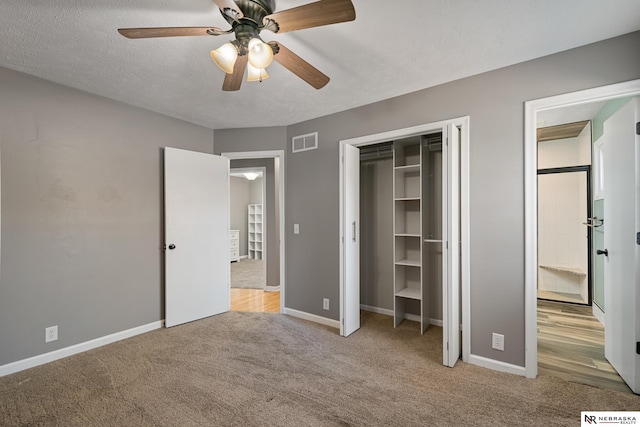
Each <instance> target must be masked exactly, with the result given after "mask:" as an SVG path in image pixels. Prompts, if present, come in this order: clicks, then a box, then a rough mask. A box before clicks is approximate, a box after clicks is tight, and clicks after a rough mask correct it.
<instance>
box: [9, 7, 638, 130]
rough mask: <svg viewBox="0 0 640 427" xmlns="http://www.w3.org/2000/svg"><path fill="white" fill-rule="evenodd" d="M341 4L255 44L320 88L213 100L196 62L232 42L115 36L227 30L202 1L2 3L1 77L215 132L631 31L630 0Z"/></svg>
mask: <svg viewBox="0 0 640 427" xmlns="http://www.w3.org/2000/svg"><path fill="white" fill-rule="evenodd" d="M309 2H310V1H308V0H278V1H277V8H276V10H284V9H288V8H291V7H295V6H299V5H302V4H306V3H309ZM353 3H354V6H355V10H356V20H355V21H354V22H348V23H342V24H336V25H332V26H327V27H321V28H312V29H307V30H302V31H297V32H292V33H285V34H280V35H278V34H273V33H270V32H268V31H264V32H263V33H262V36H263V38H264V39H265V40H266V41H269V40H277V41H280V42H282V43H283V44H284V45H286V46H287V47H288V48H289V49H291V50H293V51H294V52H296V53H297V54H298V55H300V56H301V57H303V58H304V59H306V60H307V61H308V62H310V63H311V64H313V65H314V66H316V67H317V68H319V69H320V70H321V71H323V72H324V73H325V74H327V75H329V76H330V77H331V81H330V82H329V84H328V85H327V86H326V87H325V88H324V89H321V90H319V91H318V90H315V89H313V88H312V87H311V86H308V85H307V84H306V83H304V82H303V81H302V80H300V79H298V78H297V77H296V76H295V75H293V74H291V73H290V72H289V71H288V70H286V69H284V68H282V67H281V66H280V65H279V64H277V63H275V62H274V64H272V65H271V67H269V69H268V71H269V74H270V75H271V78H270V79H268V80H265V81H264V82H262V83H257V82H255V83H247V82H244V83H243V86H242V89H240V91H239V92H223V91H222V90H221V86H222V81H223V78H224V74H223V72H222V71H220V70H219V69H218V68H217V67H216V66H215V65H214V64H213V62H212V61H211V59H210V57H209V51H211V50H212V49H215V48H217V47H218V46H220V45H222V44H223V43H224V42H226V41H228V40H230V39H231V36H218V37H176V38H157V39H145V40H129V39H126V38H124V37H122V36H121V35H119V34H118V33H117V31H116V30H117V29H118V28H122V27H156V26H158V27H160V26H217V27H220V28H223V29H226V28H228V27H229V25H228V24H227V23H226V21H224V19H223V18H222V17H221V16H220V13H219V11H218V10H217V9H216V7H215V5H214V3H213V1H211V0H183V1H170V0H60V1H50V0H46V1H45V0H28V1H27V0H22V1H8V0H7V1H2V2H1V3H0V39H1V40H2V42H1V44H0V66H4V67H7V68H10V69H14V70H18V71H22V72H25V73H28V74H32V75H35V76H38V77H42V78H44V79H47V80H51V81H53V82H57V83H61V84H63V85H66V86H71V87H75V88H78V89H81V90H84V91H87V92H92V93H95V94H98V95H103V96H106V97H109V98H113V99H116V100H119V101H122V102H125V103H128V104H131V105H135V106H139V107H143V108H146V109H149V110H152V111H157V112H159V113H163V114H166V115H169V116H172V117H177V118H180V119H183V120H186V121H189V122H193V123H197V124H200V125H203V126H207V127H210V128H214V129H224V128H243V127H257V126H283V125H289V124H293V123H298V122H301V121H304V120H308V119H312V118H316V117H320V116H324V115H327V114H331V113H335V112H338V111H343V110H347V109H350V108H354V107H357V106H361V105H365V104H369V103H372V102H375V101H379V100H382V99H387V98H391V97H394V96H398V95H402V94H405V93H409V92H413V91H416V90H420V89H424V88H427V87H430V86H434V85H438V84H441V83H445V82H448V81H452V80H456V79H459V78H462V77H467V76H470V75H474V74H478V73H481V72H485V71H489V70H492V69H496V68H500V67H504V66H507V65H511V64H515V63H518V62H522V61H526V60H529V59H533V58H537V57H540V56H544V55H549V54H552V53H555V52H559V51H562V50H566V49H570V48H573V47H577V46H581V45H584V44H588V43H592V42H595V41H599V40H603V39H607V38H611V37H615V36H618V35H621V34H625V33H629V32H632V31H636V30H640V1H638V0H608V1H606V2H604V1H602V0H536V1H530V0H455V1H452V0H406V1H395V2H390V1H388V0H387V1H383V0H353Z"/></svg>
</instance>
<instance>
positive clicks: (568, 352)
mask: <svg viewBox="0 0 640 427" xmlns="http://www.w3.org/2000/svg"><path fill="white" fill-rule="evenodd" d="M591 310H592V309H591V307H588V306H579V305H571V304H562V303H554V302H550V301H542V300H538V374H539V375H552V376H556V377H561V378H564V379H566V380H568V381H574V382H577V383H582V384H589V385H593V386H596V387H600V388H606V389H609V390H617V391H623V392H626V393H632V391H631V389H629V387H628V386H627V385H626V384H625V382H624V381H623V380H622V378H620V376H619V375H618V373H617V372H616V371H615V370H614V369H613V367H612V366H611V365H610V364H609V362H608V361H607V360H606V359H605V357H604V327H603V326H602V324H601V323H600V322H599V321H598V320H597V319H596V318H595V317H594V316H593V314H592V311H591Z"/></svg>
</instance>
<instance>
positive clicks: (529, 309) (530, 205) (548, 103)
mask: <svg viewBox="0 0 640 427" xmlns="http://www.w3.org/2000/svg"><path fill="white" fill-rule="evenodd" d="M638 94H640V80H636V81H631V82H626V83H621V84H616V85H611V86H605V87H601V88H595V89H590V90H585V91H581V92H576V93H571V94H565V95H559V96H554V97H550V98H546V99H540V100H535V101H529V102H526V103H525V322H526V325H525V326H526V327H525V331H526V335H525V342H526V349H527V350H526V354H525V369H526V374H527V376H528V377H530V378H535V377H536V376H537V374H538V342H537V338H538V333H537V315H538V304H537V283H538V275H539V265H538V256H539V252H538V251H539V248H538V244H537V243H538V241H537V235H538V224H537V211H538V186H537V176H538V174H537V169H538V166H537V160H538V158H537V143H536V140H537V138H536V127H537V123H538V121H539V115H540V114H542V113H544V112H548V111H554V110H560V109H563V108H569V107H572V106H575V107H580V108H582V107H584V106H585V105H588V104H589V103H594V102H602V101H611V102H613V100H616V99H622V98H627V97H632V96H637V95H638ZM633 127H634V123H632V121H630V123H628V126H627V130H626V131H625V132H627V134H631V135H633V130H634V129H632V128H633ZM631 138H632V139H633V137H631ZM631 146H632V147H633V144H631ZM609 149H610V150H611V149H613V147H609ZM631 157H632V158H633V157H634V156H631ZM598 164H599V162H598V160H597V159H595V158H594V166H595V168H596V169H597V167H598ZM617 169H618V168H616V167H613V168H609V172H608V174H611V176H612V177H613V175H619V174H620V173H621V172H620V171H618V170H617ZM595 175H596V177H595V179H594V183H596V184H597V183H598V174H597V173H595ZM631 181H633V178H632V179H631ZM594 192H597V190H595V191H594ZM635 197H636V196H633V194H632V197H630V198H628V199H627V200H626V202H628V203H630V206H633V205H634V201H633V200H632V199H634V198H635ZM619 209H621V210H624V208H619ZM594 216H598V215H597V213H596V212H594ZM609 216H610V217H612V216H611V215H609ZM615 217H616V216H615V215H614V216H613V217H612V220H613V221H615ZM599 219H602V218H599ZM604 220H605V221H606V217H605V218H604ZM588 223H591V224H592V225H596V224H600V222H597V221H595V220H594V218H593V217H592V218H591V219H590V221H588ZM605 234H606V233H605ZM634 243H635V241H634ZM631 252H635V250H633V247H632V251H631ZM605 256H606V255H605ZM595 259H598V258H597V257H596V258H595ZM605 262H608V260H607V261H605ZM630 265H631V266H633V263H632V264H630ZM616 286H617V287H619V288H620V289H619V290H618V288H616V291H615V292H614V293H613V294H610V297H608V299H609V302H608V304H616V301H618V300H620V299H622V300H624V299H625V297H623V296H622V295H621V293H620V291H621V290H622V289H625V292H626V291H627V289H626V287H629V286H631V288H630V289H631V292H628V295H629V296H631V295H632V294H633V295H635V290H633V287H634V286H635V284H634V283H633V281H628V283H627V282H625V283H621V284H617V285H616ZM606 289H608V290H609V292H610V291H611V289H613V287H612V286H610V284H609V285H607V287H606ZM596 295H597V292H594V302H596ZM626 299H627V300H629V299H630V300H633V301H634V304H635V298H633V297H632V298H628V297H627V298H626ZM593 307H594V309H593V311H594V312H597V309H598V308H597V304H593ZM623 310H625V312H624V313H618V314H616V310H613V311H612V310H611V309H609V310H607V311H606V313H605V316H604V320H605V321H604V328H605V353H607V359H608V360H610V361H611V358H612V354H611V352H610V350H611V349H612V348H614V349H615V352H618V351H620V350H619V349H620V348H623V347H624V346H618V347H616V346H610V345H609V344H606V341H608V340H614V341H618V340H620V339H621V337H622V333H618V331H619V330H620V329H623V330H626V329H631V330H633V331H634V333H635V330H638V328H640V324H638V322H637V319H636V314H635V313H636V312H637V310H636V308H632V307H630V306H628V305H624V307H623ZM621 311H622V310H621ZM614 314H616V315H615V316H614ZM622 317H626V318H627V326H624V325H621V326H622V328H620V327H618V323H620V321H619V318H622ZM627 341H628V340H627ZM627 347H628V346H627ZM632 350H635V348H634V349H631V348H630V347H629V349H628V350H623V352H625V354H626V356H625V357H633V356H631V353H632ZM612 364H613V362H612ZM614 367H615V368H616V370H618V371H619V372H620V370H619V366H618V367H616V366H615V364H614ZM632 377H633V375H632V376H631V377H627V378H625V376H624V375H623V378H625V381H627V383H630V381H629V379H631V383H633V381H634V379H633V378H632ZM630 385H631V384H630ZM632 388H633V387H632Z"/></svg>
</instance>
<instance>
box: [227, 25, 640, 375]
mask: <svg viewBox="0 0 640 427" xmlns="http://www.w3.org/2000/svg"><path fill="white" fill-rule="evenodd" d="M638 46H640V32H636V33H632V34H628V35H626V36H622V37H619V38H615V39H611V40H607V41H604V42H600V43H596V44H593V45H589V46H584V47H580V48H577V49H573V50H570V51H566V52H563V53H559V54H556V55H551V56H548V57H544V58H540V59H537V60H533V61H529V62H525V63H522V64H518V65H514V66H511V67H507V68H503V69H500V70H496V71H492V72H488V73H484V74H481V75H477V76H473V77H470V78H466V79H462V80H458V81H455V82H452V83H448V84H444V85H441V86H437V87H434V88H430V89H426V90H423V91H419V92H415V93H411V94H408V95H405V96H402V97H398V98H393V99H389V100H386V101H382V102H379V103H375V104H372V105H367V106H364V107H361V108H356V109H352V110H349V111H345V112H342V113H338V114H333V115H330V116H326V117H322V118H318V119H315V120H310V121H307V122H304V123H299V124H296V125H292V126H290V127H288V128H287V144H288V147H289V146H290V143H289V141H290V139H291V137H293V136H296V135H302V134H306V133H310V132H315V131H318V132H319V148H318V150H314V151H305V152H301V153H296V154H287V159H286V160H287V172H286V175H287V176H286V188H287V190H286V212H287V216H286V224H285V226H286V239H287V246H286V251H287V253H286V256H287V258H286V259H287V264H286V265H287V277H286V279H287V283H289V284H290V286H288V288H287V293H286V298H287V307H290V308H294V309H297V310H301V311H305V312H309V313H313V314H316V315H319V316H325V317H329V318H331V319H335V320H337V319H339V304H337V303H336V302H337V301H338V300H339V299H338V298H339V250H338V249H339V188H338V184H339V159H338V153H339V141H340V140H342V139H347V138H353V137H357V136H362V135H368V134H373V133H379V132H384V131H389V130H394V129H401V128H405V127H409V126H415V125H420V124H425V123H432V122H436V121H439V120H446V119H450V118H454V117H460V116H467V115H468V116H470V117H471V135H470V137H471V142H470V144H471V153H470V162H471V165H470V171H469V173H470V191H471V195H470V204H471V205H470V209H471V241H470V245H471V246H470V251H471V301H470V303H471V319H470V320H471V331H470V333H471V349H470V350H471V352H472V354H475V355H479V356H484V357H488V358H491V359H496V360H500V361H504V362H507V363H511V364H515V365H519V366H524V359H525V342H524V340H525V336H524V330H525V325H524V170H523V158H524V152H523V147H524V118H523V117H524V114H523V112H524V102H525V101H527V100H532V99H537V98H543V97H547V96H552V95H557V94H561V93H567V92H572V91H577V90H582V89H587V88H592V87H597V86H602V85H606V84H611V83H616V82H621V81H626V80H633V79H638V78H640V55H638V54H637V49H638ZM426 72H428V71H426ZM216 138H217V134H216ZM287 152H289V149H288V150H287ZM294 223H299V224H300V234H299V235H294V234H293V224H294ZM322 298H330V300H331V301H332V304H331V311H329V312H327V311H323V310H322ZM492 332H498V333H502V334H504V335H505V351H504V352H501V351H496V350H493V349H491V333H492Z"/></svg>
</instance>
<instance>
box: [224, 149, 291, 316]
mask: <svg viewBox="0 0 640 427" xmlns="http://www.w3.org/2000/svg"><path fill="white" fill-rule="evenodd" d="M222 156H224V157H226V158H228V159H230V163H231V169H232V170H234V171H235V172H238V173H242V174H244V173H248V172H249V171H257V172H263V177H262V185H261V188H260V192H261V195H260V197H261V200H262V203H249V202H257V201H258V198H260V197H258V195H254V198H253V199H251V197H250V198H249V199H248V200H247V203H246V204H245V205H244V206H243V207H242V212H241V214H240V218H239V221H240V222H239V223H238V224H239V225H238V228H240V229H245V230H246V231H245V233H244V235H242V236H241V240H242V243H241V245H243V247H244V250H243V254H242V255H243V258H241V259H240V260H239V263H237V265H234V264H235V263H232V266H231V268H232V274H233V270H234V267H235V270H237V271H238V272H239V273H243V272H244V273H246V274H248V275H249V276H252V275H253V273H252V272H251V271H250V270H251V269H252V268H253V267H257V268H258V270H259V271H260V272H263V273H262V275H261V286H245V287H243V288H238V287H236V288H234V287H233V283H232V285H231V286H232V289H231V297H232V298H231V299H232V300H231V306H232V310H234V309H237V310H239V311H252V312H256V311H260V312H278V313H282V312H284V310H285V305H284V297H285V289H286V287H285V275H284V265H285V264H284V262H285V260H284V151H281V150H278V151H259V152H229V153H222ZM258 179H259V178H257V177H256V180H258ZM245 224H246V225H245ZM242 227H244V228H242ZM241 234H242V233H241ZM244 257H246V258H244ZM250 264H251V265H250ZM254 264H255V265H254ZM238 267H240V268H238ZM244 267H247V268H248V269H249V270H247V269H245V268H244ZM244 270H247V271H244ZM262 278H263V279H262ZM249 279H250V280H249V281H251V280H253V279H251V277H250V278H249ZM251 288H254V289H251Z"/></svg>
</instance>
